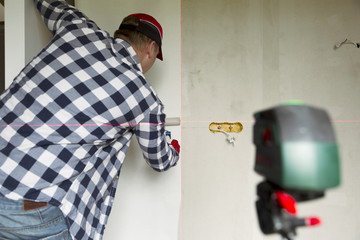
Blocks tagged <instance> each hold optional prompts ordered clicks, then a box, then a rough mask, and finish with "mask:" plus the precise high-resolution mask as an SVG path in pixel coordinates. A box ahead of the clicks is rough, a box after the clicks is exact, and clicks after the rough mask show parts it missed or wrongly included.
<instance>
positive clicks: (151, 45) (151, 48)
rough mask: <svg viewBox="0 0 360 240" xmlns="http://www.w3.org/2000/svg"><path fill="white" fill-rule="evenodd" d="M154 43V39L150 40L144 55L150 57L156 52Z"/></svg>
mask: <svg viewBox="0 0 360 240" xmlns="http://www.w3.org/2000/svg"><path fill="white" fill-rule="evenodd" d="M155 44H156V42H155V41H151V42H150V43H149V44H148V45H147V47H146V55H147V56H149V58H151V57H152V56H153V55H154V54H156V52H155Z"/></svg>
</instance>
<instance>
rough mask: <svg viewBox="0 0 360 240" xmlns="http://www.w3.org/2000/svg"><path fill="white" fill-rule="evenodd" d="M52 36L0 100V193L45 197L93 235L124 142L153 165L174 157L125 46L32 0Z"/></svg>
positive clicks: (155, 103)
mask: <svg viewBox="0 0 360 240" xmlns="http://www.w3.org/2000/svg"><path fill="white" fill-rule="evenodd" d="M34 1H35V4H36V6H37V8H38V10H39V12H40V14H41V15H42V17H43V19H44V21H45V24H46V25H47V26H48V28H49V30H50V31H51V32H52V33H53V35H54V38H53V39H52V41H51V42H50V43H49V44H48V45H47V46H46V47H45V48H44V49H43V50H42V51H41V52H40V53H39V54H38V55H37V56H36V57H35V58H34V59H33V60H32V61H31V62H30V63H29V64H28V65H27V66H25V68H24V69H23V70H22V71H21V73H20V74H19V75H18V76H17V77H16V78H15V79H14V81H13V83H12V84H11V86H10V87H9V88H8V89H7V90H5V91H4V93H3V94H2V95H1V98H0V194H2V195H4V196H6V197H8V198H10V199H15V200H18V199H27V200H33V201H43V202H50V203H52V204H54V205H57V206H59V207H60V209H61V210H62V212H63V213H64V215H65V217H66V219H67V221H68V223H69V226H70V233H71V235H72V237H73V238H74V239H76V240H79V239H101V238H102V235H103V231H104V228H105V224H106V222H107V219H108V216H109V213H110V210H111V207H112V201H113V198H114V195H115V189H116V185H117V182H118V176H119V173H120V169H121V166H122V164H123V161H124V158H125V154H126V152H127V150H128V148H129V144H130V139H131V137H132V136H133V134H135V135H136V137H137V140H138V143H139V146H140V148H141V149H142V151H143V155H144V158H145V159H146V161H147V163H148V164H149V165H150V166H151V167H152V168H153V169H155V170H157V171H164V170H167V169H168V168H170V167H172V166H174V165H175V164H176V163H177V161H178V158H179V156H178V154H177V152H176V151H175V149H174V148H173V147H172V146H169V145H168V144H167V142H166V137H165V133H164V131H165V130H164V122H165V114H164V113H163V105H162V103H161V102H160V100H159V99H158V97H157V95H156V94H155V93H154V91H153V89H152V88H151V86H150V85H149V83H148V82H147V81H146V80H145V78H144V76H143V74H142V69H141V65H140V63H139V59H138V57H137V55H136V53H135V51H134V49H133V48H132V47H131V46H130V45H129V44H128V43H127V42H125V41H123V40H121V39H113V38H111V37H110V35H109V34H108V33H107V32H105V31H102V30H101V29H99V28H98V27H97V25H96V24H95V23H94V22H93V21H91V20H89V19H88V18H87V17H86V16H85V15H84V14H82V13H81V12H80V11H78V10H77V9H75V8H73V7H72V6H69V5H67V4H66V2H65V1H55V0H34Z"/></svg>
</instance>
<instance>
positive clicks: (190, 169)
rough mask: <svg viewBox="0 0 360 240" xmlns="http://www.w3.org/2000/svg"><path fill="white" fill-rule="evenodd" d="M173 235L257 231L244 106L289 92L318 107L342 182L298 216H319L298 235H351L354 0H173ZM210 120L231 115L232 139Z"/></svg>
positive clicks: (260, 105) (357, 115)
mask: <svg viewBox="0 0 360 240" xmlns="http://www.w3.org/2000/svg"><path fill="white" fill-rule="evenodd" d="M181 5H182V11H181V13H182V16H181V18H182V44H181V45H182V59H183V61H182V121H183V124H182V142H183V146H182V147H183V149H184V150H183V153H182V160H183V161H182V228H181V230H180V232H181V234H182V238H181V239H182V240H204V239H206V240H219V239H224V240H244V239H246V240H260V239H266V240H270V239H274V240H278V239H280V236H270V237H266V236H264V235H263V234H262V233H261V232H260V230H259V227H258V223H257V216H256V212H255V205H254V204H255V196H256V193H255V186H256V184H257V183H258V182H259V181H260V180H261V178H260V177H259V176H258V175H256V174H255V173H254V170H253V167H254V161H255V159H254V151H255V149H254V145H253V144H252V127H253V123H252V122H249V121H252V120H253V117H252V114H253V113H254V112H255V111H257V110H260V109H264V108H267V107H269V106H273V105H277V104H280V103H282V102H284V101H287V100H289V99H302V100H304V101H305V102H306V103H308V104H313V105H315V106H320V107H323V108H326V109H327V110H328V111H329V113H330V115H331V117H332V118H333V119H334V120H357V121H358V122H338V123H334V126H335V129H336V131H337V137H338V141H339V144H340V150H341V157H342V159H341V163H342V168H341V169H342V185H341V186H340V187H339V188H336V189H332V190H329V191H328V192H327V194H326V197H325V198H323V199H320V200H318V201H310V202H308V203H302V204H298V207H299V216H308V215H315V216H319V217H321V218H322V219H323V224H322V225H321V226H320V227H314V228H312V229H310V228H302V229H299V230H298V238H296V239H299V240H302V239H304V240H305V239H306V240H318V239H327V240H338V239H349V240H357V239H360V205H359V202H360V188H359V185H360V175H359V169H360V161H359V160H358V156H359V155H360V150H359V149H360V148H359V137H360V130H359V129H360V128H359V127H360V123H359V120H360V110H359V109H360V94H359V93H360V49H357V48H356V47H354V46H352V45H345V46H343V47H341V48H340V49H338V50H336V51H335V50H334V49H333V47H334V45H335V43H336V42H339V41H343V40H345V38H349V39H351V40H353V41H356V42H360V31H359V22H360V14H359V12H360V2H359V1H354V0H344V1H337V0H316V1H311V0H305V1H299V0H225V1H208V0H196V1H193V0H182V2H181ZM212 121H240V122H242V123H243V124H244V130H243V132H241V133H240V134H236V135H235V137H236V142H235V147H232V146H231V145H230V144H228V143H227V142H226V137H225V136H224V134H213V133H211V132H210V131H209V130H208V126H209V124H210V123H211V122H212Z"/></svg>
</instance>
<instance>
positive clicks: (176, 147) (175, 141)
mask: <svg viewBox="0 0 360 240" xmlns="http://www.w3.org/2000/svg"><path fill="white" fill-rule="evenodd" d="M170 145H171V146H173V147H174V148H175V150H176V151H177V152H178V153H180V145H179V142H178V141H177V140H175V139H174V140H172V141H171V143H170Z"/></svg>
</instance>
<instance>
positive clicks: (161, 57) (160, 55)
mask: <svg viewBox="0 0 360 240" xmlns="http://www.w3.org/2000/svg"><path fill="white" fill-rule="evenodd" d="M156 57H157V58H158V59H160V60H161V61H162V60H163V55H162V51H161V47H159V53H158V55H157V56H156Z"/></svg>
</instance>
